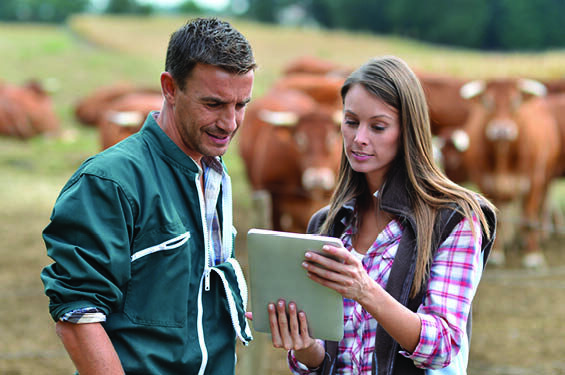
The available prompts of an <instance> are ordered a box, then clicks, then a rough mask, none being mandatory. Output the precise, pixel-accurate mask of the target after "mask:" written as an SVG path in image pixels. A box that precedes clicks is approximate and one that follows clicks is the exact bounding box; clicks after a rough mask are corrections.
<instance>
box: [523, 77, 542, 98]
mask: <svg viewBox="0 0 565 375" xmlns="http://www.w3.org/2000/svg"><path fill="white" fill-rule="evenodd" d="M518 88H519V89H520V91H522V92H523V93H524V94H528V95H532V96H546V95H547V87H545V85H544V84H543V83H541V82H539V81H536V80H533V79H526V78H521V79H519V80H518Z"/></svg>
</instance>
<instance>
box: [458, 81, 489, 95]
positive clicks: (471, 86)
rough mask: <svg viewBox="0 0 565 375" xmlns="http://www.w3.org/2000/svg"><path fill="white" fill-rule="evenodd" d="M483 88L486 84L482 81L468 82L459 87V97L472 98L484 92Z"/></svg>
mask: <svg viewBox="0 0 565 375" xmlns="http://www.w3.org/2000/svg"><path fill="white" fill-rule="evenodd" d="M485 86H486V84H485V81H483V80H476V81H471V82H468V83H466V84H464V85H463V86H461V88H460V89H459V95H461V97H462V98H463V99H471V98H474V97H475V96H477V95H479V94H480V93H482V92H483V91H484V90H485Z"/></svg>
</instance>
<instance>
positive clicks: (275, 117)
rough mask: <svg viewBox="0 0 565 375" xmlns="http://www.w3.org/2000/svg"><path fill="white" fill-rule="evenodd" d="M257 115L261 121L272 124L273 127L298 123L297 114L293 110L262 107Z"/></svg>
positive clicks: (292, 125)
mask: <svg viewBox="0 0 565 375" xmlns="http://www.w3.org/2000/svg"><path fill="white" fill-rule="evenodd" d="M257 115H258V116H259V119H261V121H264V122H266V123H268V124H271V125H274V126H275V127H294V126H295V125H296V124H297V123H298V115H297V114H296V113H294V112H283V111H269V110H268V109H262V110H260V111H259V113H258V114H257Z"/></svg>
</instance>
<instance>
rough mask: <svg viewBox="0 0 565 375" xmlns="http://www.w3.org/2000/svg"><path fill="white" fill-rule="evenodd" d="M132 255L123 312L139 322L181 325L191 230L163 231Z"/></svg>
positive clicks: (172, 325) (186, 296)
mask: <svg viewBox="0 0 565 375" xmlns="http://www.w3.org/2000/svg"><path fill="white" fill-rule="evenodd" d="M166 236H168V237H169V238H168V239H167V240H165V241H163V242H161V243H159V244H156V245H153V246H150V247H147V248H145V249H142V250H139V251H137V252H135V253H134V254H133V255H132V256H131V279H130V281H129V283H128V286H127V292H126V297H125V302H124V313H125V314H126V316H127V317H128V318H129V319H130V320H131V321H132V322H134V323H136V324H140V325H151V326H162V327H183V326H184V325H185V322H186V318H187V313H188V311H187V309H188V307H187V306H188V284H189V273H190V251H189V249H190V232H185V233H183V234H180V235H172V234H170V233H168V234H166Z"/></svg>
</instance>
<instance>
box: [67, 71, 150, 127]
mask: <svg viewBox="0 0 565 375" xmlns="http://www.w3.org/2000/svg"><path fill="white" fill-rule="evenodd" d="M136 92H138V93H149V94H160V93H161V91H160V90H159V89H153V88H140V87H136V86H134V85H133V84H131V83H128V82H120V83H116V84H112V85H108V86H102V87H99V88H97V89H96V90H94V91H93V92H92V93H91V94H89V95H87V96H85V97H83V98H81V99H80V100H79V101H77V103H76V104H75V117H76V119H77V120H78V121H79V122H80V123H82V124H84V125H89V126H97V125H98V124H100V122H101V120H102V119H101V115H102V114H103V113H104V112H105V110H106V108H107V107H108V106H109V105H110V103H112V102H114V101H115V100H117V99H119V98H121V97H123V96H125V95H128V94H131V93H136Z"/></svg>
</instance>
